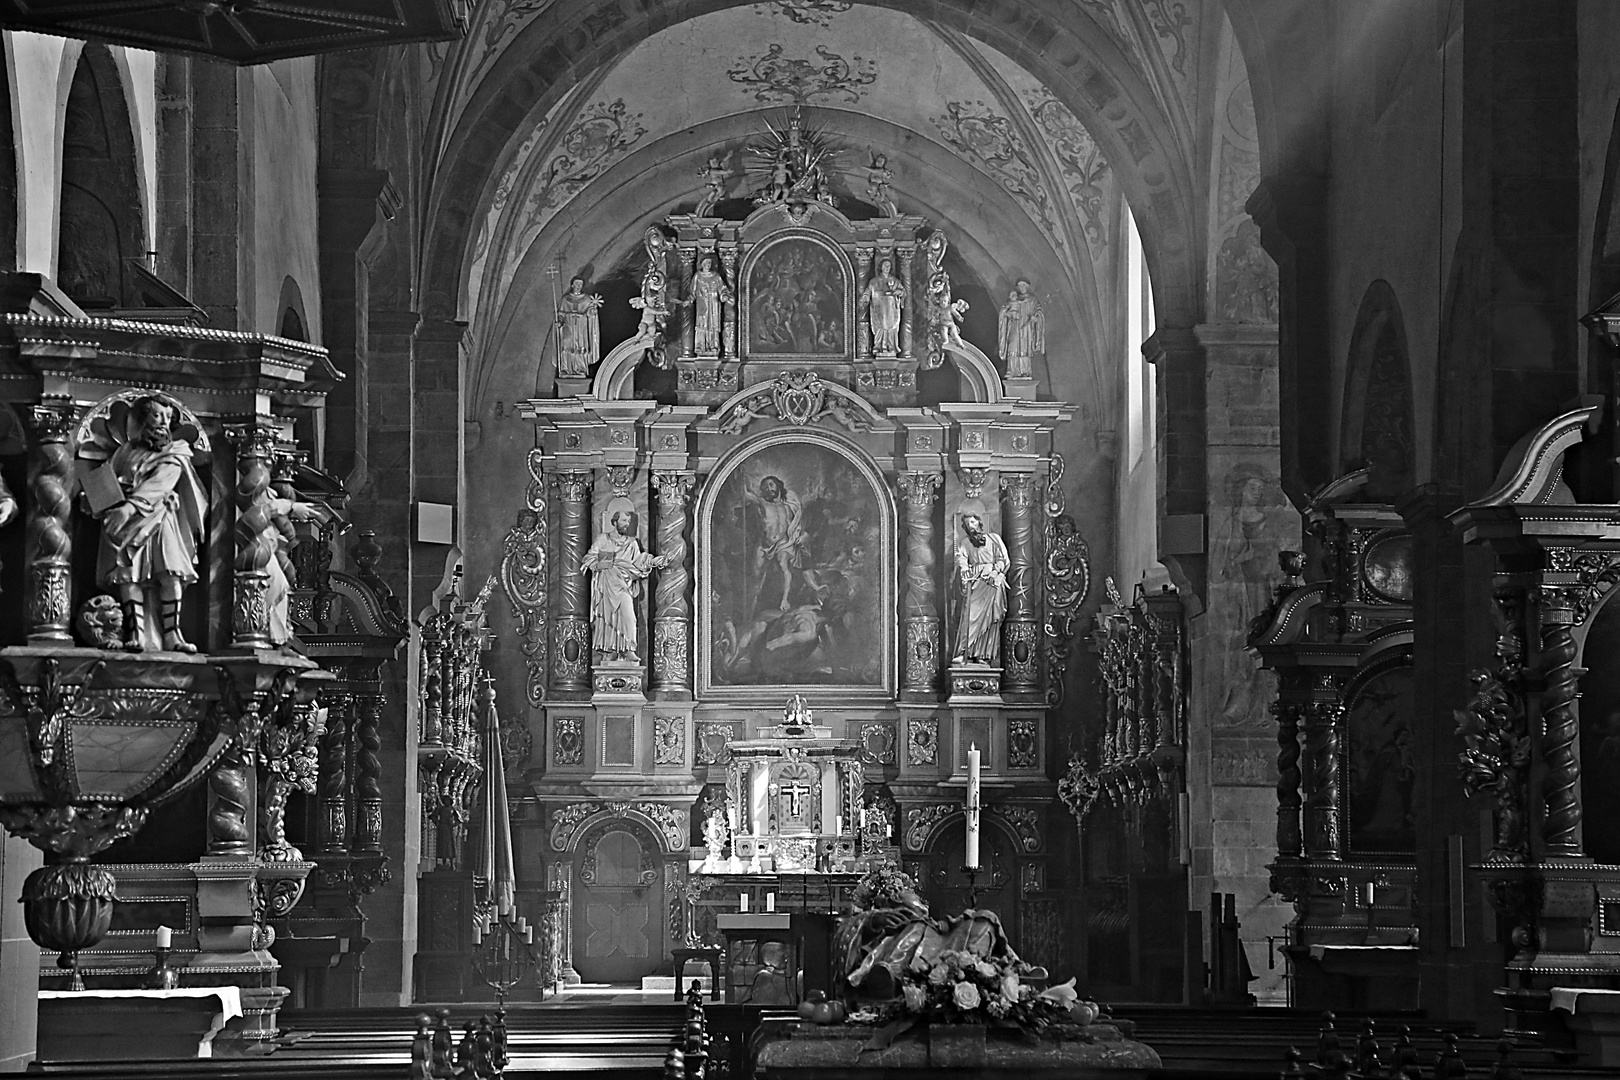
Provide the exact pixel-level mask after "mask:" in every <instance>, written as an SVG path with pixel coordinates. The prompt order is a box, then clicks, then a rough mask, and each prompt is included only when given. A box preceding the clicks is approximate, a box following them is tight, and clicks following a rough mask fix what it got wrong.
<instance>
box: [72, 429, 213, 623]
mask: <svg viewBox="0 0 1620 1080" xmlns="http://www.w3.org/2000/svg"><path fill="white" fill-rule="evenodd" d="M175 412H176V410H175V407H174V406H173V405H171V404H169V403H168V402H166V401H164V400H163V399H162V398H158V397H143V398H140V399H139V400H137V401H136V402H135V403H134V406H133V407H132V409H131V410H130V417H129V421H128V423H129V427H128V431H129V435H128V437H127V438H126V439H125V440H124V442H123V443H121V444H120V445H119V447H118V449H117V450H115V451H113V455H112V459H111V461H110V462H108V465H107V467H108V468H110V469H112V475H113V478H114V479H115V480H117V481H118V486H119V488H120V489H121V490H122V491H123V495H124V497H123V499H122V500H121V501H119V502H117V503H114V504H113V505H112V506H109V507H107V508H106V509H105V510H103V511H102V512H101V514H100V515H99V516H100V518H101V550H100V553H99V555H98V558H97V567H96V569H97V577H99V578H100V579H101V581H102V582H103V583H104V584H105V585H106V586H107V588H108V589H109V590H111V591H112V593H113V594H114V595H115V596H117V597H118V600H119V603H120V605H121V606H122V608H123V614H124V648H125V649H128V650H130V651H131V652H139V651H140V650H142V649H144V648H146V647H148V646H153V647H160V648H163V649H166V650H169V651H171V652H196V651H197V648H196V646H194V645H191V644H188V643H187V642H186V640H185V638H183V637H181V636H180V595H181V593H182V592H184V591H185V588H186V586H187V585H190V584H191V583H192V582H194V581H196V580H197V542H198V541H199V540H200V539H201V538H202V530H203V516H204V515H205V514H206V513H207V511H208V495H207V492H206V491H205V490H204V488H203V486H202V481H201V480H200V479H199V478H198V476H197V470H196V469H195V468H193V467H192V464H191V444H190V443H189V442H187V441H186V440H185V439H179V438H175V436H174V432H173V428H174V420H175ZM154 601H155V602H154ZM154 610H155V612H156V614H157V620H156V622H157V625H156V627H154V626H153V619H152V615H153V612H154Z"/></svg>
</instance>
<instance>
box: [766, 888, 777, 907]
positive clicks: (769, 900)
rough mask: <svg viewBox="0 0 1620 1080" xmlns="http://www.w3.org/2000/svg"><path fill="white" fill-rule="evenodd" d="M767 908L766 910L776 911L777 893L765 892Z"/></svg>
mask: <svg viewBox="0 0 1620 1080" xmlns="http://www.w3.org/2000/svg"><path fill="white" fill-rule="evenodd" d="M765 910H766V911H775V910H776V894H775V893H773V892H768V893H766V894H765Z"/></svg>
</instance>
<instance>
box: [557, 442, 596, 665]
mask: <svg viewBox="0 0 1620 1080" xmlns="http://www.w3.org/2000/svg"><path fill="white" fill-rule="evenodd" d="M552 483H553V484H555V485H556V489H557V494H558V507H559V510H560V513H561V519H560V521H559V522H558V529H557V534H558V552H557V554H558V558H557V618H556V623H555V625H554V626H553V628H552V639H551V688H552V689H553V690H560V691H563V692H565V693H567V692H577V691H585V690H589V689H590V686H591V681H590V667H591V630H590V626H591V624H590V596H589V594H588V593H587V592H586V588H585V569H584V564H585V551H586V547H587V545H588V544H589V543H590V514H591V474H590V473H588V472H567V473H558V474H557V475H556V476H555V477H553V479H552Z"/></svg>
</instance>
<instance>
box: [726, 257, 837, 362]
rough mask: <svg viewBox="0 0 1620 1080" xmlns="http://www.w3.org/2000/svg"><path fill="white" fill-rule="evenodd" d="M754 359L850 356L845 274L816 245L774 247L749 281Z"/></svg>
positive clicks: (751, 340) (750, 324)
mask: <svg viewBox="0 0 1620 1080" xmlns="http://www.w3.org/2000/svg"><path fill="white" fill-rule="evenodd" d="M748 351H749V353H750V354H752V355H782V356H842V355H844V271H843V268H842V267H841V266H840V265H839V263H838V260H837V259H836V258H834V257H833V254H832V252H830V251H828V250H827V249H826V248H824V247H822V246H821V245H820V244H817V243H815V242H813V241H810V240H800V239H788V240H783V241H780V242H778V243H775V244H772V245H771V246H770V247H769V248H767V249H766V250H765V253H764V254H763V255H761V256H760V258H759V261H758V262H756V263H755V264H754V266H753V269H752V271H751V272H750V273H749V275H748Z"/></svg>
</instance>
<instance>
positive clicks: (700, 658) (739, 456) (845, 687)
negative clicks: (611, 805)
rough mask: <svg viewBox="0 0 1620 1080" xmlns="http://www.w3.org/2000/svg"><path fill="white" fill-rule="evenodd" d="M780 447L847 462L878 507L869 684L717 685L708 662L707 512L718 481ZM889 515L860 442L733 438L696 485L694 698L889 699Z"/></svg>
mask: <svg viewBox="0 0 1620 1080" xmlns="http://www.w3.org/2000/svg"><path fill="white" fill-rule="evenodd" d="M784 445H788V446H791V445H797V446H806V445H809V446H815V447H818V448H821V449H824V450H826V451H828V452H830V453H832V454H834V455H836V456H838V457H840V458H842V459H843V460H845V461H846V462H848V463H849V465H850V466H851V467H853V469H854V470H855V472H856V473H857V474H859V476H860V477H861V478H862V479H863V480H865V481H866V482H867V483H868V484H869V485H870V486H871V489H872V494H873V502H874V503H875V504H876V506H877V509H878V532H879V539H878V543H877V548H878V559H877V566H878V591H879V593H880V596H879V597H878V598H877V600H878V636H879V640H880V642H881V646H882V657H881V668H880V670H881V677H880V679H879V681H878V683H877V684H861V683H837V682H798V683H795V682H771V683H748V684H741V685H739V684H735V683H717V682H716V681H715V679H714V666H713V665H714V660H715V629H716V611H715V589H714V585H713V583H714V580H715V567H714V560H715V557H716V554H717V553H718V551H719V549H720V545H719V544H717V543H716V542H715V539H714V532H713V530H714V513H715V507H716V505H717V503H718V502H719V499H720V496H721V494H722V492H723V491H724V490H725V487H726V482H727V481H728V480H730V479H731V478H732V476H733V475H734V474H735V473H736V472H737V471H738V470H739V469H740V468H741V467H742V466H743V465H744V464H746V463H747V462H748V461H749V460H750V459H752V458H754V457H755V456H756V455H758V454H760V453H761V452H763V451H766V450H769V449H772V448H774V447H778V446H784ZM896 535H897V517H896V510H895V505H894V496H893V494H892V493H891V492H890V490H889V485H888V482H887V480H886V478H885V476H884V473H883V470H882V469H881V468H879V466H878V464H877V462H876V461H874V460H873V459H872V457H871V455H869V454H868V453H867V452H866V451H865V450H863V449H862V448H861V447H859V446H857V445H855V444H854V443H852V442H849V441H847V440H845V439H842V438H840V437H838V436H836V435H833V434H831V433H829V432H826V431H821V430H818V429H814V428H806V427H796V426H795V427H790V428H778V429H775V430H773V431H769V432H765V433H763V434H761V435H758V436H755V437H753V438H750V439H748V440H746V441H745V442H741V443H739V444H738V445H736V446H735V447H733V448H732V449H731V450H730V451H729V452H728V453H727V454H726V455H725V457H724V458H722V459H721V460H720V462H719V463H718V464H717V465H716V467H715V469H714V471H713V472H712V473H711V475H710V476H709V478H708V480H707V482H706V483H705V484H704V485H703V492H702V495H701V496H700V498H699V502H698V508H697V515H696V538H697V544H696V546H697V550H698V553H699V559H698V565H697V600H698V604H697V607H698V618H697V627H696V637H697V642H696V644H697V671H696V676H697V697H698V699H699V700H700V701H756V700H762V701H768V702H770V703H772V704H775V703H778V702H780V701H782V699H783V698H785V697H787V696H789V695H791V694H795V693H804V694H813V695H815V697H816V698H817V699H818V700H823V701H851V702H854V701H892V700H894V697H895V694H896V687H897V684H898V674H897V672H898V658H897V656H898V647H897V643H896V640H895V638H896V635H897V634H898V627H899V620H898V617H897V606H896V599H895V597H896V592H895V590H896V582H895V576H896V559H897V556H896V542H897V541H896Z"/></svg>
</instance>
